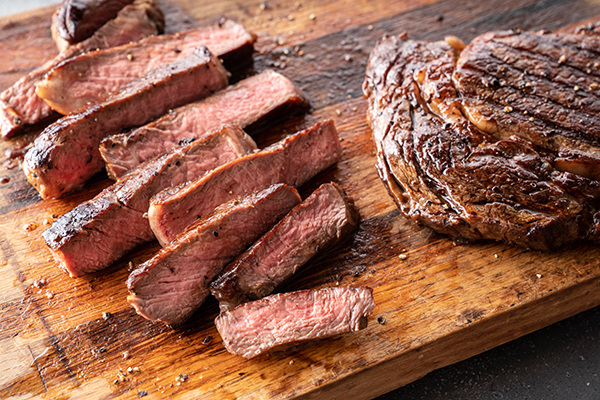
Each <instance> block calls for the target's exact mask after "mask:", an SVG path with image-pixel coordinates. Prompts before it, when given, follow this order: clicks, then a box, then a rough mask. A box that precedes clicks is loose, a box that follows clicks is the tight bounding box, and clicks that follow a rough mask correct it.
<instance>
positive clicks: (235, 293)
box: [210, 183, 359, 311]
mask: <svg viewBox="0 0 600 400" xmlns="http://www.w3.org/2000/svg"><path fill="white" fill-rule="evenodd" d="M358 219H359V215H358V211H357V210H356V208H354V205H353V204H352V202H351V201H350V199H349V198H348V197H347V196H346V194H345V193H344V191H343V190H342V188H340V187H339V186H338V185H337V184H335V183H328V184H324V185H321V186H320V187H319V188H318V189H317V190H315V191H314V192H313V193H312V194H311V195H310V196H309V197H307V198H306V200H304V201H303V202H302V203H301V204H299V205H297V206H296V207H294V209H293V210H292V211H290V212H289V214H288V215H286V216H285V217H284V218H283V219H282V220H281V221H279V222H278V223H277V225H275V226H274V227H273V228H271V229H270V230H269V232H267V233H265V234H264V235H263V236H262V237H261V238H260V239H259V240H258V241H257V242H256V243H254V244H253V245H252V247H250V248H249V249H248V250H246V251H245V252H244V253H243V254H242V255H240V256H239V257H238V258H237V259H236V260H234V261H233V262H231V263H230V264H229V265H228V266H227V267H226V268H225V269H224V270H223V272H222V273H221V274H220V275H219V277H218V278H217V279H215V280H214V281H213V282H212V283H211V285H210V291H211V293H212V294H213V296H215V297H216V298H217V300H219V308H220V309H221V311H227V310H229V309H230V308H233V307H235V306H237V305H239V304H242V303H246V302H248V301H251V300H257V299H260V298H262V297H265V296H267V295H268V294H271V292H273V290H274V289H275V288H276V287H277V286H279V285H280V284H281V283H282V282H284V281H286V280H288V279H289V278H290V277H291V276H292V275H293V274H295V273H296V271H297V270H298V269H299V268H300V267H302V266H303V265H304V264H305V263H306V262H308V260H310V259H311V258H312V257H313V256H314V255H315V254H317V253H319V252H321V251H323V249H325V248H326V247H327V246H331V245H333V244H335V243H336V242H338V241H340V240H342V239H344V238H345V237H346V236H348V235H349V234H350V233H351V232H353V231H354V230H355V229H356V226H357V224H358Z"/></svg>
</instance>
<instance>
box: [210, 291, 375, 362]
mask: <svg viewBox="0 0 600 400" xmlns="http://www.w3.org/2000/svg"><path fill="white" fill-rule="evenodd" d="M374 308H375V301H374V300H373V289H371V288H369V287H365V286H361V287H359V288H351V287H329V288H325V289H321V290H300V291H297V292H290V293H281V294H275V295H271V296H267V297H265V298H262V299H260V300H256V301H252V302H250V303H245V304H242V305H240V306H238V307H235V308H233V309H231V310H229V311H225V312H222V313H221V314H219V316H218V317H217V318H216V319H215V325H216V326H217V330H218V331H219V333H220V334H221V337H222V338H223V344H224V345H225V348H226V349H227V350H228V351H229V352H230V353H233V354H236V355H239V356H243V357H245V358H252V357H255V356H257V355H259V354H263V353H266V352H268V351H270V350H272V349H274V348H277V347H278V346H282V345H289V344H290V343H296V342H300V341H305V340H314V339H322V338H326V337H329V336H333V335H338V334H340V333H347V332H352V331H358V330H360V329H363V328H365V327H366V326H367V317H368V316H369V315H370V314H371V313H372V312H373V310H374Z"/></svg>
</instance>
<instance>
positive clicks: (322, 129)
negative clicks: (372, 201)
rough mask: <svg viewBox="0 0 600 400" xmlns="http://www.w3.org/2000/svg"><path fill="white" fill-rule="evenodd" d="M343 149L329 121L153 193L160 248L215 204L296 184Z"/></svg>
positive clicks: (154, 223)
mask: <svg viewBox="0 0 600 400" xmlns="http://www.w3.org/2000/svg"><path fill="white" fill-rule="evenodd" d="M340 156H341V147H340V142H339V138H338V135H337V131H336V130H335V126H334V125H333V121H331V120H328V121H325V122H321V123H319V124H317V125H315V126H313V127H311V128H309V129H306V130H304V131H302V132H299V133H296V134H294V135H291V136H289V137H287V138H285V139H284V140H282V141H280V142H278V143H275V144H274V145H272V146H269V147H267V148H265V149H263V150H262V151H259V152H256V153H253V154H249V155H247V156H244V157H242V158H240V159H238V160H235V161H233V162H230V163H227V164H225V165H223V166H222V167H219V168H217V169H215V170H214V171H212V172H211V173H210V174H207V175H206V176H204V177H202V178H200V179H197V180H196V181H194V182H191V183H190V184H187V185H181V186H178V187H174V188H170V189H165V190H163V191H162V192H160V193H158V194H157V195H156V196H154V197H152V199H151V200H150V208H149V209H148V219H149V221H150V226H151V227H152V231H153V232H154V235H155V236H156V238H157V239H158V241H159V242H160V243H161V244H162V245H163V246H164V245H166V244H167V243H169V242H170V241H171V240H173V238H175V236H177V234H178V233H179V232H181V231H182V230H183V229H184V228H185V227H186V226H188V225H189V224H191V223H192V222H193V221H194V220H195V219H196V218H200V217H202V216H204V215H206V214H208V213H209V212H211V211H212V210H213V209H214V208H215V207H217V206H218V205H220V204H223V203H225V202H227V201H229V200H231V199H234V198H236V197H238V196H241V195H243V194H244V193H251V192H254V191H257V190H261V189H264V188H266V187H269V186H271V185H273V184H276V183H285V184H288V185H293V186H296V187H300V186H301V185H302V184H304V183H305V182H307V181H308V180H309V179H310V178H312V177H313V176H315V175H316V174H318V173H319V172H321V171H323V170H325V169H326V168H329V167H330V166H332V165H333V164H335V163H336V162H337V161H338V160H339V158H340Z"/></svg>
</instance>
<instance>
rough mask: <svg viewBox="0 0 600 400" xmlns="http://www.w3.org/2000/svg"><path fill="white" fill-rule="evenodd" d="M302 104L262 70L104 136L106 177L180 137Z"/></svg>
mask: <svg viewBox="0 0 600 400" xmlns="http://www.w3.org/2000/svg"><path fill="white" fill-rule="evenodd" d="M307 106H308V100H307V99H306V96H305V95H304V94H303V93H302V91H301V90H300V89H298V88H297V87H296V86H295V85H294V84H293V83H292V82H291V81H290V80H289V79H287V78H286V77H284V76H283V75H280V74H278V73H276V72H273V71H271V70H267V71H264V72H262V73H260V74H258V75H255V76H253V77H250V78H248V79H245V80H243V81H240V82H238V83H236V84H235V85H232V86H229V87H227V88H226V89H225V90H222V91H220V92H218V93H215V94H214V95H213V96H210V97H208V98H206V99H204V100H201V101H198V102H196V103H191V104H188V105H185V106H182V107H180V108H178V109H176V110H173V112H172V113H169V114H167V115H165V116H164V117H162V118H160V119H158V120H156V121H155V122H152V123H150V124H148V125H146V126H143V127H141V128H138V129H135V130H133V131H131V132H129V133H123V134H120V135H114V136H111V137H108V138H106V139H105V140H104V141H103V142H102V144H101V145H100V153H101V154H102V158H103V159H104V161H105V162H106V169H107V171H108V175H109V176H110V177H111V178H113V179H117V178H118V177H119V176H122V175H123V174H124V173H125V172H127V171H128V170H130V169H132V168H134V167H135V166H136V165H138V164H140V163H142V162H143V161H145V160H147V159H149V158H152V157H155V156H157V155H159V154H162V153H164V152H165V151H167V150H168V149H170V148H171V147H173V146H177V144H178V143H179V141H180V140H182V139H185V138H188V137H190V136H191V137H195V138H201V137H202V136H204V135H206V134H207V133H208V132H211V131H212V130H214V129H216V128H218V127H219V126H221V125H224V124H225V125H226V124H233V125H237V126H240V127H242V128H245V127H247V126H249V125H251V124H254V123H256V122H257V121H259V120H265V119H268V118H270V117H271V116H272V115H273V114H275V113H285V112H287V111H290V110H292V111H293V110H294V109H299V108H303V107H307Z"/></svg>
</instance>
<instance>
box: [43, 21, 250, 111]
mask: <svg viewBox="0 0 600 400" xmlns="http://www.w3.org/2000/svg"><path fill="white" fill-rule="evenodd" d="M253 43H254V37H253V36H252V35H251V34H250V33H249V32H248V31H246V30H245V29H244V27H243V26H241V25H240V24H237V23H235V22H233V21H231V20H227V19H224V20H222V21H220V22H218V23H215V24H212V25H208V26H201V27H198V28H194V29H190V30H187V31H184V32H177V33H174V34H172V35H159V36H153V37H149V38H146V39H143V40H140V41H138V42H135V43H128V44H126V45H123V46H118V47H112V48H110V49H105V50H100V51H95V52H90V53H86V54H83V55H80V56H78V57H74V58H71V59H69V60H66V61H64V62H62V63H60V64H59V65H57V66H56V67H54V68H53V69H52V70H51V71H50V72H48V74H47V75H46V77H45V79H44V80H43V81H41V82H39V83H38V85H37V91H36V93H37V94H38V96H40V97H41V98H43V99H44V100H46V101H47V102H49V103H51V104H52V107H53V108H54V109H55V110H56V111H58V112H60V113H62V114H68V113H70V112H73V111H75V110H77V109H78V108H80V107H82V106H84V105H86V104H87V103H90V102H91V103H95V102H98V101H102V100H103V99H105V98H107V97H108V96H109V95H110V94H111V93H114V92H117V91H118V90H119V89H120V88H121V87H123V86H125V85H126V84H128V83H129V82H131V81H133V80H135V79H139V78H142V77H143V76H145V75H146V74H147V73H148V72H149V71H151V70H155V69H158V68H160V67H164V66H165V65H168V64H170V63H173V62H176V61H179V60H182V59H184V58H186V57H188V56H189V55H190V54H192V53H193V52H194V51H195V49H196V48H197V47H199V46H201V45H203V46H206V47H207V48H208V49H209V50H210V52H211V53H213V54H214V55H215V56H216V57H217V58H221V59H223V58H224V57H225V58H227V57H228V56H231V57H235V56H239V57H241V58H249V56H250V55H251V54H252V49H253Z"/></svg>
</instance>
